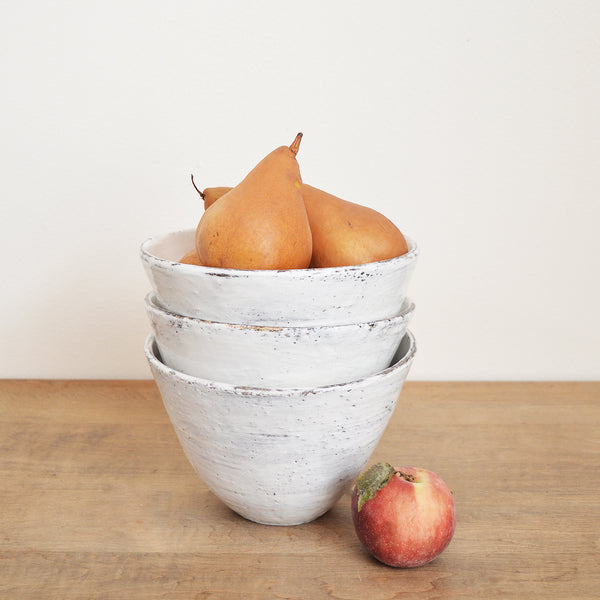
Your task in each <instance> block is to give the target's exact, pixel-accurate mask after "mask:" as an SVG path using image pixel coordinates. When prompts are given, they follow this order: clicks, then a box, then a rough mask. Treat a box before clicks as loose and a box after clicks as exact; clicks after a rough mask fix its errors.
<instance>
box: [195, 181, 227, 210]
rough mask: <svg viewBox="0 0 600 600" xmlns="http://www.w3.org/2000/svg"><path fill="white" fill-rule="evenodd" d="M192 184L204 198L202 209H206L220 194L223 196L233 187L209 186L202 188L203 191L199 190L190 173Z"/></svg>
mask: <svg viewBox="0 0 600 600" xmlns="http://www.w3.org/2000/svg"><path fill="white" fill-rule="evenodd" d="M192 185H193V186H194V188H195V189H196V191H197V192H198V193H199V194H200V197H201V198H202V200H204V210H206V209H207V208H208V207H209V206H210V205H211V204H213V203H214V202H216V201H217V200H218V199H219V198H220V197H221V196H224V195H225V194H226V193H227V192H229V191H231V190H232V189H233V188H230V187H209V188H204V190H203V191H200V190H199V189H198V188H197V187H196V184H195V183H194V176H193V175H192Z"/></svg>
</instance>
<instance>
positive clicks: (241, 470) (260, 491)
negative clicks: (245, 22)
mask: <svg viewBox="0 0 600 600" xmlns="http://www.w3.org/2000/svg"><path fill="white" fill-rule="evenodd" d="M415 351H416V346H415V340H414V337H413V335H412V334H411V333H410V331H407V333H406V335H405V336H404V339H403V340H402V342H401V344H400V346H399V348H398V351H397V352H396V356H395V359H394V363H393V365H392V366H390V367H388V368H387V369H385V370H384V371H381V372H380V373H377V374H376V375H372V376H371V377H366V378H363V379H359V380H356V381H352V382H350V383H344V384H339V385H331V386H325V387H317V388H297V389H264V388H248V387H240V386H234V385H228V384H223V383H218V382H215V381H209V380H207V379H200V378H196V377H191V376H189V375H184V374H183V373H180V372H179V371H175V370H173V369H170V368H169V367H167V366H165V365H164V364H163V362H162V361H161V359H160V355H159V354H158V351H157V346H156V343H155V339H154V336H153V335H150V336H149V337H148V339H147V341H146V347H145V352H146V357H147V359H148V362H149V364H150V368H151V370H152V373H153V376H154V379H155V380H156V383H157V384H158V387H159V389H160V393H161V395H162V399H163V402H164V405H165V408H166V410H167V413H168V415H169V417H170V419H171V422H172V424H173V427H174V429H175V432H176V434H177V437H178V438H179V441H180V443H181V446H182V448H183V451H184V452H185V454H186V456H187V458H188V459H189V461H190V463H191V464H192V466H193V467H194V469H195V470H196V472H197V473H198V475H199V476H200V478H201V479H202V480H203V481H204V482H205V483H206V485H207V486H208V487H209V488H210V489H211V490H212V491H213V493H214V494H215V495H216V496H218V497H219V498H220V499H221V500H222V501H223V502H224V503H225V504H226V505H227V506H229V507H230V508H231V509H232V510H234V511H235V512H237V513H238V514H240V515H242V516H243V517H245V518H247V519H250V520H252V521H256V522H258V523H265V524H271V525H296V524H300V523H306V522H309V521H312V520H313V519H316V518H317V517H319V516H320V515H322V514H323V513H325V512H327V511H328V510H329V509H330V508H331V507H332V506H333V504H335V502H336V501H337V500H338V499H339V498H340V496H341V495H342V494H343V493H344V491H345V490H346V489H348V487H349V486H350V485H351V484H352V482H353V481H354V479H355V478H356V477H357V476H358V474H359V473H360V472H361V471H362V469H363V468H364V466H365V465H366V463H367V461H368V460H369V458H370V456H371V454H372V452H373V450H374V449H375V446H376V445H377V443H378V441H379V439H380V438H381V436H382V434H383V432H384V430H385V428H386V426H387V423H388V421H389V419H390V416H391V415H392V412H393V411H394V408H395V406H396V401H397V399H398V395H399V394H400V391H401V389H402V385H403V383H404V380H405V379H406V376H407V374H408V371H409V369H410V366H411V363H412V361H413V358H414V355H415Z"/></svg>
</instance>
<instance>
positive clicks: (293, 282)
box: [140, 229, 418, 326]
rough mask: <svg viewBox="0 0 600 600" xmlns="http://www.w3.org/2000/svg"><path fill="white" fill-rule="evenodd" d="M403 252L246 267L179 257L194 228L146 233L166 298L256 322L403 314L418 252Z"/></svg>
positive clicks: (172, 305) (168, 303)
mask: <svg viewBox="0 0 600 600" xmlns="http://www.w3.org/2000/svg"><path fill="white" fill-rule="evenodd" d="M407 243H408V245H409V251H408V253H406V254H404V255H403V256H399V257H397V258H392V259H390V260H384V261H380V262H374V263H366V264H363V265H355V266H350V267H332V268H327V269H290V270H286V271H242V270H237V269H218V268H212V267H198V266H196V265H187V264H181V263H179V262H177V261H178V260H179V259H180V258H181V257H182V256H183V255H184V254H185V253H186V252H187V251H188V250H191V249H192V248H193V247H194V230H193V229H188V230H185V231H177V232H172V233H168V234H166V235H162V236H157V237H153V238H150V239H148V240H146V241H145V242H144V243H143V244H142V246H141V249H140V253H141V260H142V264H143V266H144V269H145V271H146V274H147V276H148V279H149V280H150V283H151V285H152V287H153V289H154V290H155V291H156V292H157V295H158V298H159V300H160V303H161V304H162V306H164V307H165V308H167V309H168V310H169V311H171V312H173V313H176V314H179V315H184V316H188V317H197V318H199V319H204V320H207V321H218V322H221V323H235V324H252V325H259V324H260V325H273V326H279V325H320V324H325V325H338V324H345V323H365V322H368V321H378V320H380V319H387V318H390V317H393V316H395V315H397V314H398V313H399V312H400V310H401V308H402V303H403V301H404V299H405V297H406V293H407V289H408V283H409V280H410V278H411V275H412V273H413V270H414V267H415V262H416V259H417V254H418V251H417V247H416V245H415V243H414V242H413V241H412V240H410V239H409V238H407Z"/></svg>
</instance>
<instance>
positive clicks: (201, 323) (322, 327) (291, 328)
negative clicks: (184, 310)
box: [144, 290, 416, 334]
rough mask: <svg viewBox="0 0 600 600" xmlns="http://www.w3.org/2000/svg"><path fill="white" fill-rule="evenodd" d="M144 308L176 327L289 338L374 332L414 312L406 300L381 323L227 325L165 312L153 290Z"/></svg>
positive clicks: (376, 321)
mask: <svg viewBox="0 0 600 600" xmlns="http://www.w3.org/2000/svg"><path fill="white" fill-rule="evenodd" d="M144 304H145V307H146V311H147V312H148V313H149V314H150V313H154V314H157V315H159V318H161V319H169V320H171V321H173V322H176V323H177V322H178V323H186V322H187V323H190V324H192V325H193V326H196V327H211V328H214V329H216V330H217V331H218V330H227V331H231V330H252V331H257V332H261V333H266V334H269V333H274V334H275V333H276V334H279V333H283V334H286V333H287V334H293V333H297V332H298V331H299V330H312V331H330V330H343V329H357V328H358V329H362V328H375V327H385V326H386V325H395V324H396V323H398V322H404V321H408V320H409V319H411V318H412V316H413V313H414V311H415V308H416V305H415V303H414V302H413V300H412V299H411V298H410V297H408V296H406V297H405V298H404V300H403V301H402V305H401V307H400V312H399V313H398V314H396V315H394V316H393V317H386V318H384V319H375V320H371V321H358V322H356V323H334V324H331V325H329V324H327V323H315V324H310V323H302V322H298V323H294V324H292V325H290V324H286V325H264V324H261V323H227V322H224V321H211V320H209V319H200V318H199V317H190V316H187V315H180V314H178V313H176V312H174V311H172V310H169V309H168V308H166V307H165V306H163V305H162V304H161V303H160V301H159V298H158V293H157V292H156V290H150V291H149V292H148V293H147V294H146V296H145V298H144Z"/></svg>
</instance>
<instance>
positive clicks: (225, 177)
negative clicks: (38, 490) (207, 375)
mask: <svg viewBox="0 0 600 600" xmlns="http://www.w3.org/2000/svg"><path fill="white" fill-rule="evenodd" d="M0 6H1V15H0V17H1V18H0V49H1V55H0V69H1V81H2V92H1V94H0V127H1V133H0V139H1V140H2V143H1V146H0V175H1V189H2V193H1V198H2V200H1V201H2V218H1V225H0V227H1V230H0V245H1V246H0V248H1V251H2V263H1V264H2V278H1V281H2V291H1V293H0V335H1V339H2V346H1V356H0V376H1V377H5V378H6V377H15V378H30V377H35V378H149V377H150V371H149V369H148V367H147V365H146V362H145V358H144V355H143V344H144V339H145V337H146V335H147V334H148V332H149V324H148V322H147V320H146V316H145V313H144V309H143V298H144V295H145V293H146V292H147V290H148V289H149V283H148V281H147V280H146V278H145V274H144V272H143V270H142V267H141V263H140V261H139V256H138V249H139V245H140V243H141V242H142V241H143V240H144V239H145V238H147V237H149V236H151V235H154V234H158V233H163V232H167V231H171V230H175V229H182V228H188V227H194V226H195V225H196V222H197V220H198V219H199V217H200V214H201V206H200V202H199V198H198V197H197V195H196V193H195V192H194V191H193V189H192V187H191V185H190V181H189V175H190V173H191V172H193V173H195V177H196V181H197V182H198V184H199V185H201V186H202V187H206V186H214V185H227V184H235V183H237V182H238V181H239V180H240V179H241V178H242V177H243V176H244V175H245V174H246V172H247V171H249V170H250V169H251V168H252V167H253V166H254V164H255V163H256V162H258V160H260V158H262V157H263V156H264V155H265V154H267V153H268V152H270V151H271V150H272V149H274V148H275V147H277V146H280V145H282V144H289V143H290V142H291V140H292V139H293V137H294V135H295V134H296V132H297V131H303V132H304V139H303V142H302V147H301V152H300V154H299V162H300V166H301V171H302V176H303V179H304V180H305V181H307V182H309V183H311V184H313V185H316V186H318V187H321V188H323V189H326V190H327V191H329V192H331V193H334V194H336V195H338V196H341V197H342V198H345V199H347V200H351V201H354V202H359V203H362V204H366V205H368V206H372V207H373V208H376V209H377V210H379V211H380V212H383V213H384V214H386V215H387V216H388V217H390V218H391V219H392V220H393V221H394V222H395V223H396V224H397V225H398V226H399V227H400V228H401V229H402V230H403V231H404V232H405V233H407V234H408V235H410V236H411V237H413V238H414V239H415V240H416V241H417V243H418V244H419V247H420V251H421V253H420V259H419V263H418V266H417V270H416V272H415V276H414V278H413V280H412V285H411V289H410V293H411V296H412V297H413V299H414V301H415V303H416V305H417V312H416V315H415V318H414V322H413V326H412V329H413V331H414V333H415V335H416V338H417V343H418V354H417V359H416V361H415V363H414V366H413V370H412V371H411V374H410V378H411V379H415V380H417V379H431V380H433V379H449V380H456V379H473V380H482V379H504V380H506V379H518V380H548V379H599V378H600V350H599V348H600V318H599V316H598V310H599V307H600V283H599V279H600V236H599V235H598V229H599V223H600V201H599V200H600V110H599V109H600V2H597V1H595V0H590V1H577V0H572V1H559V0H539V1H524V0H518V1H503V2H492V1H482V0H472V1H454V2H445V1H439V2H408V1H386V2H371V3H364V2H349V1H345V2H327V1H323V0H320V1H318V2H313V1H308V2H307V1H303V2H295V3H288V2H280V1H275V0H269V1H265V0H263V1H255V2H241V1H239V2H227V1H220V2H217V1H214V2H207V1H198V0H195V1H189V2H187V1H174V2H164V1H160V2H159V1H157V0H144V1H143V2H142V1H139V2H138V1H133V2H127V1H122V0H119V1H115V0H103V1H102V2H86V1H72V2H68V1H65V0H56V1H54V2H41V1H39V2H35V1H29V2H28V1H23V2H6V1H2V2H0Z"/></svg>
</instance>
